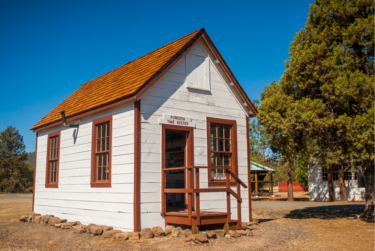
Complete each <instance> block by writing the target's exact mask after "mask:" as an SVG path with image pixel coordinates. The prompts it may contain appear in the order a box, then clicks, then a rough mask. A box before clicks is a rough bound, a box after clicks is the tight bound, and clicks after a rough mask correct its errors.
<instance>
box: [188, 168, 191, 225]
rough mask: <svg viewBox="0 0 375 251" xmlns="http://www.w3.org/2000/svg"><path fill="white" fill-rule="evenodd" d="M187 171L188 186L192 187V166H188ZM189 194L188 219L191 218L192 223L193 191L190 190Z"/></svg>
mask: <svg viewBox="0 0 375 251" xmlns="http://www.w3.org/2000/svg"><path fill="white" fill-rule="evenodd" d="M187 171H188V173H187V188H188V189H191V168H188V169H187ZM187 194H188V219H189V222H190V224H191V225H192V221H191V215H192V203H191V201H192V200H191V193H189V192H188V193H187Z"/></svg>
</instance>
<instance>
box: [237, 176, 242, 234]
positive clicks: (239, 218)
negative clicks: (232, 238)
mask: <svg viewBox="0 0 375 251" xmlns="http://www.w3.org/2000/svg"><path fill="white" fill-rule="evenodd" d="M237 195H238V197H240V198H241V186H240V182H238V181H237ZM237 229H238V230H240V229H242V224H241V202H240V201H239V200H237Z"/></svg>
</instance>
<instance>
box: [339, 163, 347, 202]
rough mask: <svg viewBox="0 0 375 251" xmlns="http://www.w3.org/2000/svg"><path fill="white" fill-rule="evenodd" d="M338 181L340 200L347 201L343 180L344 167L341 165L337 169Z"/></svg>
mask: <svg viewBox="0 0 375 251" xmlns="http://www.w3.org/2000/svg"><path fill="white" fill-rule="evenodd" d="M339 181H340V200H341V201H347V200H348V199H347V197H346V187H345V180H344V165H341V168H340V169H339Z"/></svg>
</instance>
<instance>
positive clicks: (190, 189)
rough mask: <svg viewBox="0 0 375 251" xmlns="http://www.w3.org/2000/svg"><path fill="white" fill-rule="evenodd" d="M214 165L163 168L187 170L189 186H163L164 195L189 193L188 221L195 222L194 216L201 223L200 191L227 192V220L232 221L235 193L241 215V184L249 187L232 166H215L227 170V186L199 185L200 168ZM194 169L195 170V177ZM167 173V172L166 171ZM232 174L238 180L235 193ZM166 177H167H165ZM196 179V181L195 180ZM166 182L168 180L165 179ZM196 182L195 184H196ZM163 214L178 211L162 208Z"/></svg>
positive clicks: (165, 170) (167, 169)
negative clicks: (231, 186) (231, 197)
mask: <svg viewBox="0 0 375 251" xmlns="http://www.w3.org/2000/svg"><path fill="white" fill-rule="evenodd" d="M210 168H213V167H208V166H186V167H172V168H162V171H163V172H167V171H172V170H186V171H187V188H165V187H164V188H163V189H162V193H163V194H164V196H165V195H166V194H168V193H185V194H187V195H188V221H189V222H193V221H194V220H193V219H192V217H194V218H195V222H196V223H198V224H200V218H201V215H200V195H199V194H200V193H211V192H212V193H214V192H226V193H227V196H226V197H227V222H230V221H231V219H230V215H231V206H230V196H231V195H233V197H235V198H236V199H237V215H241V204H240V203H242V198H241V190H240V185H241V186H243V187H244V188H247V185H246V184H245V183H244V182H243V181H242V180H241V179H240V178H238V177H237V175H236V174H234V173H233V172H232V171H231V168H230V167H215V168H219V169H224V170H226V181H225V183H226V187H225V188H200V187H199V169H210ZM194 170H195V177H194ZM164 175H165V173H164ZM230 176H232V177H233V178H234V179H235V180H236V182H237V193H235V192H234V191H233V190H232V189H231V188H230V179H231V178H230ZM164 179H165V177H164ZM194 180H195V182H194ZM164 182H166V181H165V180H164ZM194 183H195V184H194ZM194 194H195V195H196V196H195V199H196V203H195V215H193V211H192V210H193V200H194ZM161 214H162V215H166V214H169V215H177V214H176V213H173V214H172V213H167V212H166V211H165V209H164V210H162V213H161ZM240 221H241V218H240V216H239V217H238V222H237V224H238V226H239V227H240V226H241V225H240V224H241V222H240Z"/></svg>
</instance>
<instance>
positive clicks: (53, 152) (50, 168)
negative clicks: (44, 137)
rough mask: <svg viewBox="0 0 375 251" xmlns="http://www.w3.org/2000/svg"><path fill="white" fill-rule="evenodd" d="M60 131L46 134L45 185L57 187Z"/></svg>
mask: <svg viewBox="0 0 375 251" xmlns="http://www.w3.org/2000/svg"><path fill="white" fill-rule="evenodd" d="M60 132H61V131H57V132H53V133H50V134H48V142H47V165H46V187H58V184H59V164H60V163H59V162H60V161H59V160H60V135H61V133H60Z"/></svg>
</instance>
